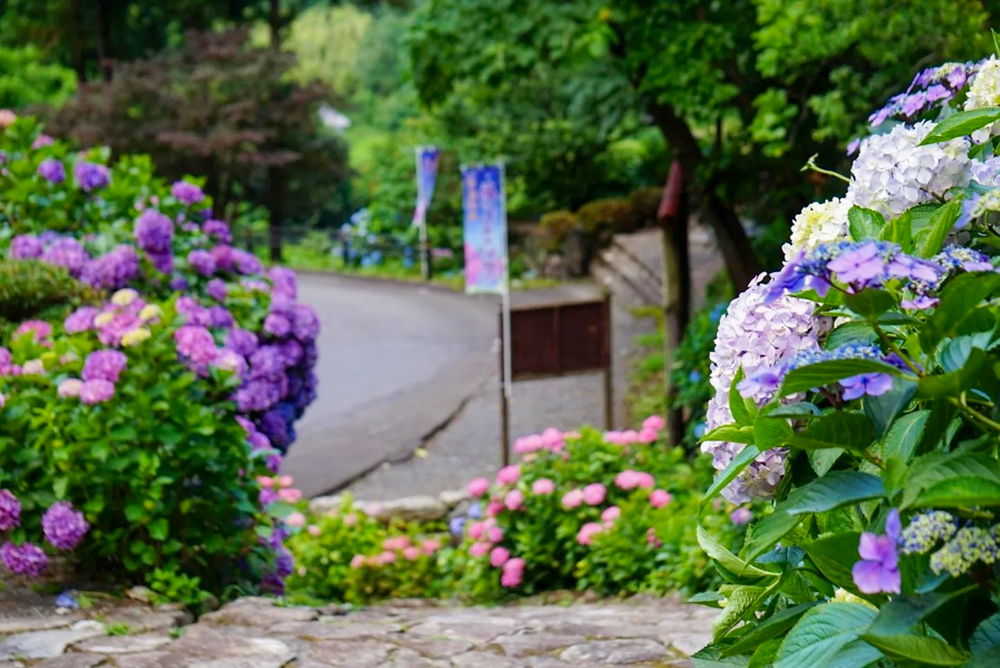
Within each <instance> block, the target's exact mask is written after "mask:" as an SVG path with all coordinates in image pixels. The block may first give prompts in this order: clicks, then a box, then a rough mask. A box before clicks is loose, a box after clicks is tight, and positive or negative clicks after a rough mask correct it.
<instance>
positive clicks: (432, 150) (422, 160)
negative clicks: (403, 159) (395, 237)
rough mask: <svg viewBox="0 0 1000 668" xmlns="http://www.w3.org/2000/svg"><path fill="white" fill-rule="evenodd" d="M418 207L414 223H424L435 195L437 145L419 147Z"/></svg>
mask: <svg viewBox="0 0 1000 668" xmlns="http://www.w3.org/2000/svg"><path fill="white" fill-rule="evenodd" d="M416 153H417V207H416V210H415V211H414V212H413V224H414V225H423V224H424V223H425V222H426V220H427V209H428V208H429V207H430V205H431V198H433V197H434V186H435V185H436V184H437V172H438V149H437V147H435V146H418V147H417V151H416Z"/></svg>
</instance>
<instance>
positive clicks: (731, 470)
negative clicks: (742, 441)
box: [701, 445, 760, 508]
mask: <svg viewBox="0 0 1000 668" xmlns="http://www.w3.org/2000/svg"><path fill="white" fill-rule="evenodd" d="M759 454H760V448H758V447H757V446H756V445H748V446H746V447H745V448H743V449H742V450H740V452H739V454H737V455H736V456H735V457H733V459H732V461H731V462H729V466H727V467H726V468H725V469H724V470H723V471H722V472H721V473H719V474H718V475H717V476H716V477H715V480H714V481H713V482H712V486H711V487H709V488H708V490H707V491H706V492H705V498H704V499H702V501H701V507H702V508H704V507H705V506H707V505H708V504H709V503H710V502H711V501H712V499H714V498H715V497H716V496H717V495H718V494H719V492H721V491H722V490H723V489H725V487H726V486H727V485H728V484H729V483H731V482H732V481H733V480H734V479H735V478H736V476H738V475H739V474H740V473H741V472H742V471H743V469H745V468H746V467H747V466H749V465H750V462H752V461H753V460H754V459H756V458H757V456H758V455H759Z"/></svg>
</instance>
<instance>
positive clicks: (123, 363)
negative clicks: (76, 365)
mask: <svg viewBox="0 0 1000 668" xmlns="http://www.w3.org/2000/svg"><path fill="white" fill-rule="evenodd" d="M127 366H128V357H126V356H125V353H123V352H120V351H118V350H95V351H94V352H92V353H90V354H89V355H87V360H86V361H85V362H84V363H83V372H82V373H81V374H80V376H81V377H82V378H83V379H84V380H98V379H101V380H107V381H110V382H112V383H117V382H118V377H119V376H120V375H121V373H122V371H124V370H125V368H126V367H127Z"/></svg>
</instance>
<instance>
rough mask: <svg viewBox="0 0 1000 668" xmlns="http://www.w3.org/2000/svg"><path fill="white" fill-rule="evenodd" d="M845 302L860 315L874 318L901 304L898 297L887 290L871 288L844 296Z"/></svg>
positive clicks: (869, 318)
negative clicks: (897, 299) (897, 300)
mask: <svg viewBox="0 0 1000 668" xmlns="http://www.w3.org/2000/svg"><path fill="white" fill-rule="evenodd" d="M844 303H845V304H846V305H847V308H849V309H851V310H852V311H854V312H855V313H857V314H858V315H860V316H862V317H864V318H867V319H868V320H873V319H875V318H878V317H879V316H880V315H882V314H884V313H886V312H887V311H891V310H892V309H894V308H896V307H897V306H899V304H897V303H896V298H895V297H893V296H892V295H891V294H889V293H888V292H886V291H885V290H876V289H874V288H870V289H868V290H862V291H861V292H858V293H856V294H853V295H847V296H846V297H844Z"/></svg>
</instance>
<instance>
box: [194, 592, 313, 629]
mask: <svg viewBox="0 0 1000 668" xmlns="http://www.w3.org/2000/svg"><path fill="white" fill-rule="evenodd" d="M318 617H319V611H317V610H316V609H315V608H306V607H287V608H285V607H279V606H277V605H275V604H274V601H273V600H272V599H268V598H258V597H249V598H243V599H239V600H237V601H234V602H232V603H229V604H227V605H225V606H224V607H223V608H222V609H221V610H216V611H215V612H210V613H208V614H206V615H202V616H201V619H199V620H198V623H199V624H202V623H204V624H217V625H236V626H256V627H260V628H268V627H271V626H274V625H276V624H281V623H283V622H308V621H312V620H314V619H317V618H318Z"/></svg>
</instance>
